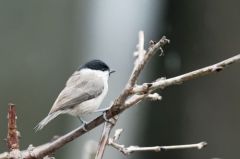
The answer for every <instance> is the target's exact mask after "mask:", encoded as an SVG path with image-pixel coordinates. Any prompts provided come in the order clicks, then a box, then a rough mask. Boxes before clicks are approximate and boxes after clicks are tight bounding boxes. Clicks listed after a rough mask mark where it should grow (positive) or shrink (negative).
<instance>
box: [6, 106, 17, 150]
mask: <svg viewBox="0 0 240 159" xmlns="http://www.w3.org/2000/svg"><path fill="white" fill-rule="evenodd" d="M16 120H17V115H16V107H15V105H14V104H12V103H10V104H9V109H8V133H7V146H8V149H9V150H10V151H12V150H14V149H19V139H18V137H19V136H18V134H19V133H18V131H17V121H16Z"/></svg>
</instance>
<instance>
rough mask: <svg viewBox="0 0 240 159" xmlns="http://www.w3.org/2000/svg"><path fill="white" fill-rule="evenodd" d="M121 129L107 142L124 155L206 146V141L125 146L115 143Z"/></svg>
mask: <svg viewBox="0 0 240 159" xmlns="http://www.w3.org/2000/svg"><path fill="white" fill-rule="evenodd" d="M122 131H123V130H122V129H117V130H116V131H115V134H114V137H113V138H109V140H108V144H109V145H111V146H112V147H113V148H115V149H117V150H118V151H120V152H122V153H123V154H124V155H129V154H131V153H133V152H140V151H154V152H160V151H166V150H176V149H192V148H197V149H199V150H200V149H202V148H203V147H205V146H207V143H206V142H200V143H197V144H187V145H173V146H151V147H139V146H129V147H125V146H124V145H121V144H118V143H116V141H117V140H118V139H119V137H120V135H121V133H122Z"/></svg>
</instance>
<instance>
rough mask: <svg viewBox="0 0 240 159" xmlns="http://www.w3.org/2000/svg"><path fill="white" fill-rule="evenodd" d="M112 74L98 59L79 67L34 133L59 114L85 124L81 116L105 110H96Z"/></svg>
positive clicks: (104, 94)
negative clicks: (74, 118) (70, 116)
mask: <svg viewBox="0 0 240 159" xmlns="http://www.w3.org/2000/svg"><path fill="white" fill-rule="evenodd" d="M114 72H116V71H115V70H110V68H109V66H108V65H107V64H106V63H105V62H103V61H101V60H98V59H97V60H91V61H89V62H87V63H85V64H83V65H81V66H80V67H79V68H78V69H77V70H76V71H75V72H74V73H73V74H72V75H71V76H70V77H69V79H68V80H67V82H66V84H65V87H64V88H63V90H62V91H61V92H60V93H59V95H58V97H57V98H56V100H55V102H54V104H53V105H52V108H51V109H50V111H49V113H48V115H47V116H46V117H45V118H44V119H43V120H42V121H40V122H39V123H38V124H37V125H36V127H35V128H34V129H35V131H39V130H41V129H42V128H43V127H45V126H46V125H47V124H48V123H49V122H50V121H52V120H53V119H54V118H56V117H57V116H59V115H60V114H69V115H72V116H75V117H77V118H78V119H79V120H80V121H81V122H82V123H83V124H86V121H84V120H83V119H82V116H83V115H86V114H90V113H93V112H103V111H105V110H107V109H108V108H105V109H102V110H101V109H98V108H99V106H100V105H101V103H102V101H103V99H104V98H105V96H106V94H107V92H108V79H109V76H110V75H111V74H112V73H114Z"/></svg>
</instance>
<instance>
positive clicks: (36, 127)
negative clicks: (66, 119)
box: [34, 111, 64, 132]
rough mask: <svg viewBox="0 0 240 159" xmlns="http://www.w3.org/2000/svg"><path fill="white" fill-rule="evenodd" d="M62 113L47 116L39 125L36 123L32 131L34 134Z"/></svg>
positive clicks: (57, 112)
mask: <svg viewBox="0 0 240 159" xmlns="http://www.w3.org/2000/svg"><path fill="white" fill-rule="evenodd" d="M62 113H64V112H63V111H56V112H54V113H51V114H48V116H46V117H45V118H44V119H43V120H42V121H41V122H40V123H38V124H37V125H36V126H35V127H34V130H35V132H37V131H39V130H41V129H42V128H43V127H44V126H46V125H47V124H48V123H49V122H50V121H51V120H53V119H54V118H56V117H57V116H58V115H60V114H62Z"/></svg>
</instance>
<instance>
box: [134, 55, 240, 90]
mask: <svg viewBox="0 0 240 159" xmlns="http://www.w3.org/2000/svg"><path fill="white" fill-rule="evenodd" d="M239 61H240V54H238V55H236V56H233V57H231V58H229V59H226V60H224V61H221V62H219V63H216V64H214V65H211V66H207V67H204V68H201V69H198V70H195V71H192V72H189V73H186V74H183V75H180V76H177V77H173V78H169V79H165V78H160V79H159V80H156V81H155V82H152V83H144V84H142V85H140V86H135V87H134V89H133V90H132V93H142V92H148V91H149V90H151V91H153V90H156V89H164V88H166V87H168V86H172V85H178V84H182V83H184V82H186V81H189V80H193V79H196V78H199V77H202V76H206V75H209V74H212V73H215V72H220V71H222V70H223V69H224V68H226V67H227V66H229V65H231V64H233V63H236V62H239Z"/></svg>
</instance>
